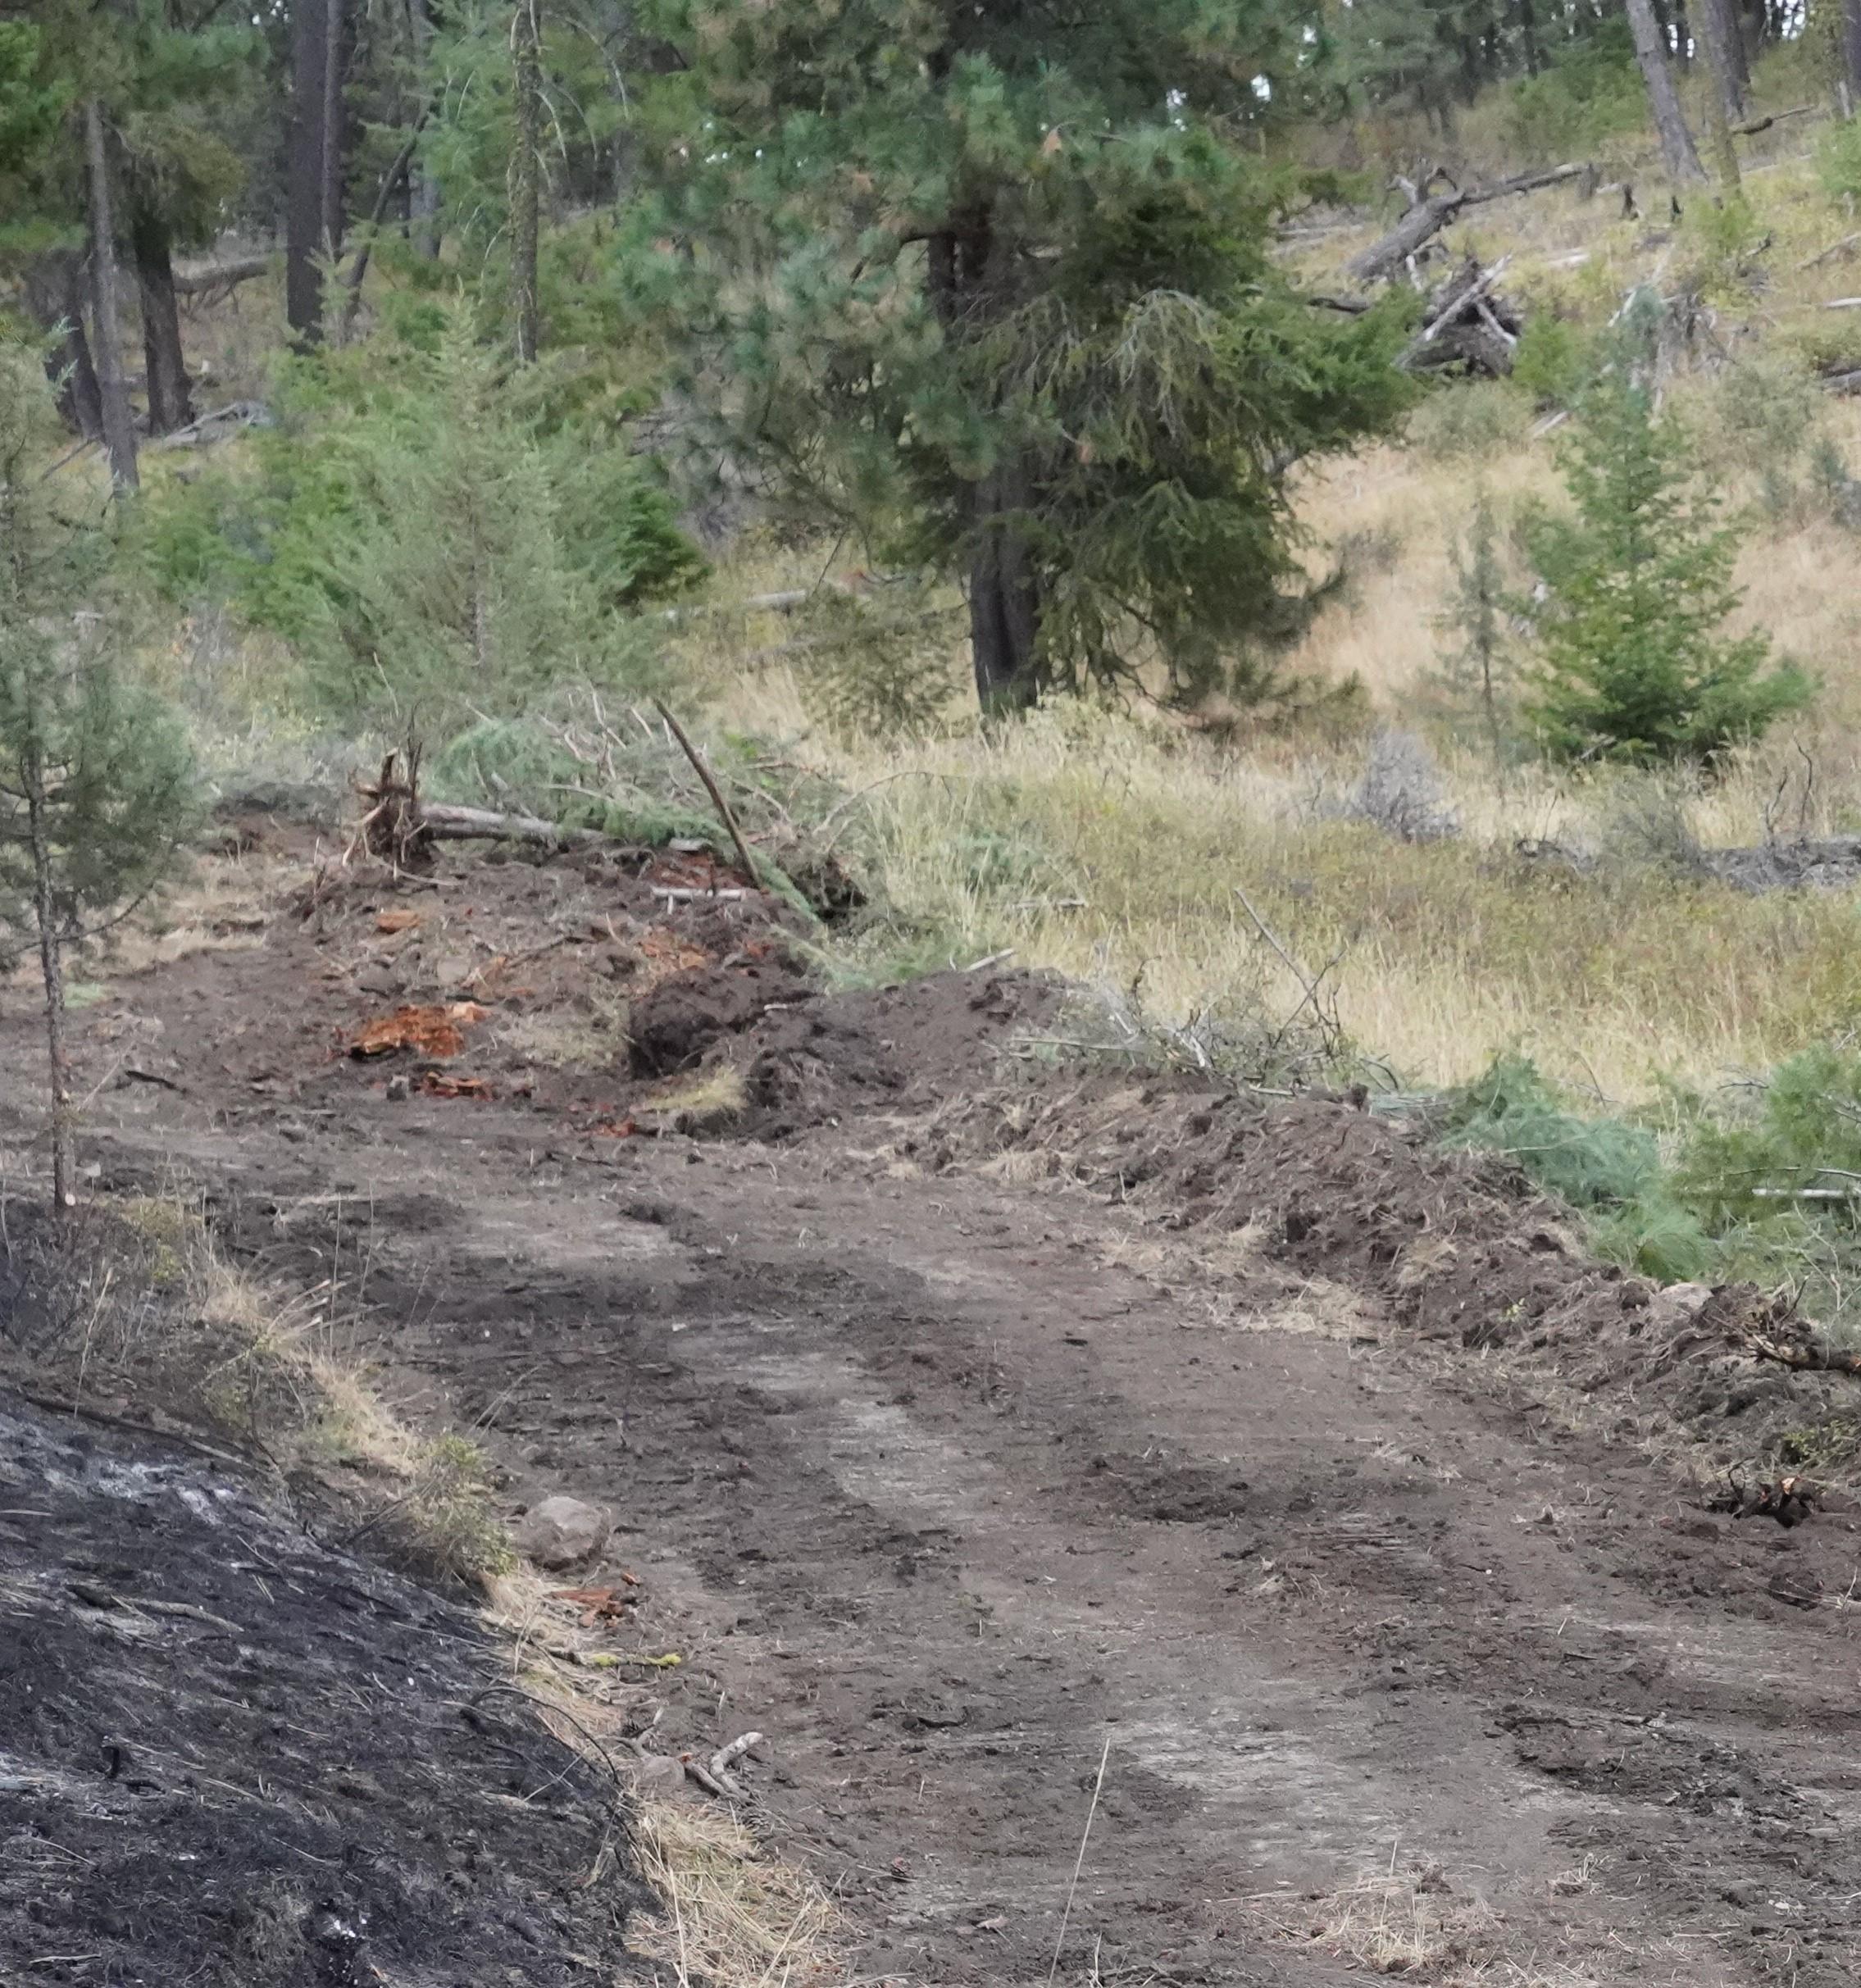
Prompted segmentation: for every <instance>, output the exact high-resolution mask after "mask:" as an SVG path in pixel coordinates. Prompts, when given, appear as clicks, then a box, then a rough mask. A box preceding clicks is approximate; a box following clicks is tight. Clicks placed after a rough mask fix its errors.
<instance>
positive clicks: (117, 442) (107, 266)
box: [84, 97, 138, 492]
mask: <svg viewBox="0 0 1861 1988" xmlns="http://www.w3.org/2000/svg"><path fill="white" fill-rule="evenodd" d="M84 178H85V183H86V190H87V192H88V193H89V201H90V295H91V307H90V314H91V323H92V325H93V328H94V330H95V331H96V333H97V341H96V343H97V353H96V357H97V384H98V389H99V396H98V397H99V399H100V401H101V403H102V412H103V445H104V447H105V448H107V450H108V451H109V453H110V475H111V481H112V482H114V483H115V484H116V489H117V490H118V491H119V492H121V491H124V490H133V489H135V487H136V484H137V480H138V479H137V475H136V431H135V425H134V422H133V421H131V420H130V395H129V389H128V388H127V387H126V386H125V384H124V381H123V334H122V327H121V325H120V323H119V322H118V321H117V316H116V222H115V221H114V219H113V218H112V216H111V209H110V161H109V158H108V157H107V153H106V151H105V148H104V142H103V109H102V105H100V104H99V103H98V101H97V99H96V98H94V97H93V98H90V99H89V102H87V103H86V104H85V105H84Z"/></svg>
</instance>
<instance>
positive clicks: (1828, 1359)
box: [1750, 1332, 1861, 1374]
mask: <svg viewBox="0 0 1861 1988" xmlns="http://www.w3.org/2000/svg"><path fill="white" fill-rule="evenodd" d="M1750 1347H1751V1350H1752V1352H1753V1353H1755V1354H1756V1355H1757V1356H1758V1358H1759V1359H1760V1360H1774V1361H1775V1362H1777V1365H1778V1366H1779V1367H1794V1368H1795V1370H1796V1371H1797V1372H1799V1373H1808V1374H1861V1353H1844V1352H1842V1351H1841V1349H1839V1348H1837V1347H1834V1346H1826V1345H1824V1344H1822V1341H1821V1340H1810V1341H1809V1343H1808V1344H1805V1345H1802V1346H1786V1344H1783V1342H1782V1341H1781V1340H1772V1339H1764V1338H1762V1337H1761V1336H1760V1335H1759V1334H1757V1333H1755V1332H1754V1333H1753V1334H1751V1335H1750Z"/></svg>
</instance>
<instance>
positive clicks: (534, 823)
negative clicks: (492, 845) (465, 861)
mask: <svg viewBox="0 0 1861 1988" xmlns="http://www.w3.org/2000/svg"><path fill="white" fill-rule="evenodd" d="M420 815H421V826H422V827H423V828H424V829H425V830H426V832H427V834H428V835H430V836H431V837H432V839H434V840H435V842H531V843H538V844H541V845H542V846H543V847H544V848H551V849H569V848H596V847H598V846H602V845H612V844H613V843H614V842H616V841H617V840H618V839H619V838H617V837H616V836H613V835H604V834H603V832H602V831H601V830H599V829H598V828H567V827H565V826H563V825H562V823H561V822H560V821H543V820H542V819H541V818H540V817H538V816H536V815H506V814H499V813H498V812H497V811H496V810H495V809H494V808H490V807H453V806H451V805H450V804H448V803H444V802H439V801H422V802H421V809H420Z"/></svg>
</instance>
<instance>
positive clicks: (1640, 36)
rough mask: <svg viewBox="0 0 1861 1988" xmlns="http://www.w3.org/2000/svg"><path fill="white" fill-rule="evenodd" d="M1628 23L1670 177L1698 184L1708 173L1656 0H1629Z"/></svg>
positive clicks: (1684, 182)
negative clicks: (1670, 58) (1701, 160)
mask: <svg viewBox="0 0 1861 1988" xmlns="http://www.w3.org/2000/svg"><path fill="white" fill-rule="evenodd" d="M1628 25H1629V27H1630V29H1631V31H1632V32H1633V34H1634V37H1635V59H1636V61H1637V62H1638V63H1639V64H1640V68H1641V80H1642V81H1643V82H1645V84H1647V86H1648V101H1649V103H1650V104H1652V105H1653V107H1654V126H1655V129H1656V130H1658V131H1659V133H1660V135H1661V157H1663V159H1664V160H1665V161H1666V162H1667V169H1668V178H1669V179H1671V180H1675V181H1676V182H1677V183H1679V184H1683V185H1692V184H1697V183H1698V182H1699V181H1700V180H1704V178H1705V176H1706V175H1705V172H1704V169H1703V168H1702V167H1701V166H1700V164H1699V153H1698V152H1695V150H1694V148H1693V134H1692V133H1691V132H1690V131H1689V130H1687V128H1686V118H1685V117H1683V116H1681V109H1680V95H1679V93H1678V92H1677V90H1676V89H1675V88H1674V82H1673V68H1672V64H1671V63H1670V62H1669V61H1668V48H1667V42H1666V39H1665V38H1664V37H1663V34H1662V32H1661V26H1660V23H1659V21H1658V20H1655V18H1654V0H1628Z"/></svg>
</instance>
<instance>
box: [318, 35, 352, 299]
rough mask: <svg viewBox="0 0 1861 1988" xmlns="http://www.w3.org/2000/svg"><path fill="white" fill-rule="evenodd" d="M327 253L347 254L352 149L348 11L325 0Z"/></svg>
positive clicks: (324, 222) (324, 224) (324, 208)
mask: <svg viewBox="0 0 1861 1988" xmlns="http://www.w3.org/2000/svg"><path fill="white" fill-rule="evenodd" d="M323 5H324V9H325V20H324V25H323V199H322V217H321V219H322V232H323V252H324V254H325V256H327V257H329V259H330V261H331V262H334V261H335V259H336V257H338V256H339V255H340V254H341V253H342V252H343V223H344V193H345V191H346V188H345V184H344V168H345V167H346V166H347V165H348V147H347V145H346V144H345V143H344V137H345V135H346V133H347V129H348V120H347V116H346V107H345V106H344V102H343V73H344V67H345V66H346V65H345V61H344V56H345V53H346V50H345V46H344V36H345V34H347V32H348V22H347V19H346V14H347V10H346V8H345V7H344V4H343V0H323Z"/></svg>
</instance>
